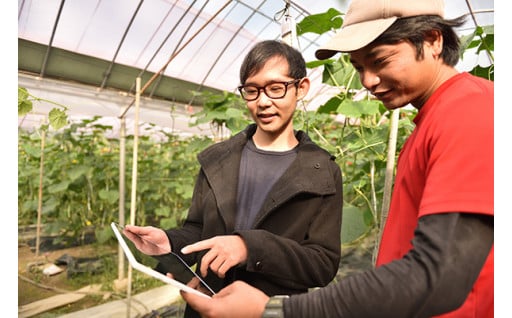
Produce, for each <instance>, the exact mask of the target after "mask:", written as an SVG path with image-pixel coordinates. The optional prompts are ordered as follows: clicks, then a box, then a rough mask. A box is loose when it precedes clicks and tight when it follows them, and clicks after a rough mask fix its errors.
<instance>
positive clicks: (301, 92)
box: [297, 77, 311, 100]
mask: <svg viewBox="0 0 512 318" xmlns="http://www.w3.org/2000/svg"><path fill="white" fill-rule="evenodd" d="M310 86H311V81H310V80H309V78H308V77H304V78H303V79H302V80H301V81H300V82H299V86H298V87H297V99H299V100H300V99H303V98H304V97H306V95H307V94H308V92H309V87H310Z"/></svg>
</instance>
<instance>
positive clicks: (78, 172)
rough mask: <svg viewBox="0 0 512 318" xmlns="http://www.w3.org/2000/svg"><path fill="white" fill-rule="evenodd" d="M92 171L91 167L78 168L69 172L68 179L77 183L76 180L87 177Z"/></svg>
mask: <svg viewBox="0 0 512 318" xmlns="http://www.w3.org/2000/svg"><path fill="white" fill-rule="evenodd" d="M90 169H92V168H91V167H87V166H82V165H80V166H76V167H73V168H71V169H69V170H68V172H67V173H68V177H69V180H71V181H75V180H76V179H78V178H80V177H81V176H87V172H88V171H89V170H90Z"/></svg>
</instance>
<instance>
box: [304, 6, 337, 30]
mask: <svg viewBox="0 0 512 318" xmlns="http://www.w3.org/2000/svg"><path fill="white" fill-rule="evenodd" d="M342 15H343V13H341V12H339V11H338V10H336V9H333V8H330V9H329V10H327V12H325V13H319V14H313V15H309V16H306V17H305V18H304V19H302V21H300V22H299V23H297V35H302V34H304V33H315V34H324V33H326V32H328V31H331V30H333V29H339V28H341V25H342V24H343V18H342Z"/></svg>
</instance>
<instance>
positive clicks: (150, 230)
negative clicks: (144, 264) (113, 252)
mask: <svg viewBox="0 0 512 318" xmlns="http://www.w3.org/2000/svg"><path fill="white" fill-rule="evenodd" d="M123 234H124V235H125V236H126V237H127V238H129V239H130V241H132V242H133V244H135V246H136V247H137V249H138V250H139V251H141V252H142V253H144V254H146V255H161V254H167V253H170V252H171V243H170V242H169V238H168V237H167V234H165V232H164V231H163V230H162V229H158V228H156V227H152V226H135V225H126V226H125V227H124V230H123Z"/></svg>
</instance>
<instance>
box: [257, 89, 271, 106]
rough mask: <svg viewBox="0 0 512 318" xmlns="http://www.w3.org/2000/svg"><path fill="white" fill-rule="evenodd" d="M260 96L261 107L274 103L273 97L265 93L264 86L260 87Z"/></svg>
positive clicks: (259, 103)
mask: <svg viewBox="0 0 512 318" xmlns="http://www.w3.org/2000/svg"><path fill="white" fill-rule="evenodd" d="M259 90H260V96H259V97H258V106H260V107H267V106H270V105H272V99H271V98H270V97H268V96H267V94H266V93H265V90H264V89H263V88H260V89H259Z"/></svg>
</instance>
